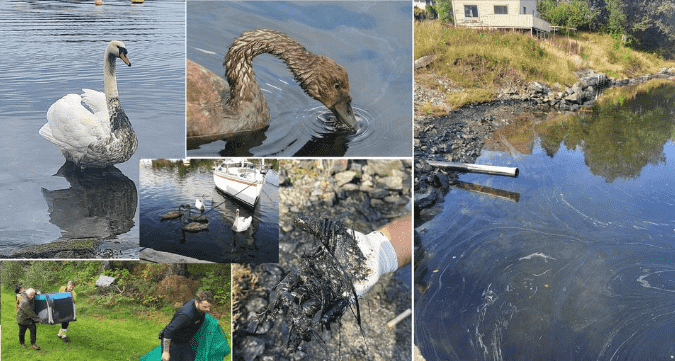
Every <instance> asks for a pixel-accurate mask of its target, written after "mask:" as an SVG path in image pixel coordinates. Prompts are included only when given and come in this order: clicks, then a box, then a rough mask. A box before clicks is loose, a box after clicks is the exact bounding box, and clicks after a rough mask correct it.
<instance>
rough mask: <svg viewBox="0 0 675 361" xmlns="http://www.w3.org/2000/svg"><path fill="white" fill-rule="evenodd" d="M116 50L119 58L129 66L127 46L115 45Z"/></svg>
mask: <svg viewBox="0 0 675 361" xmlns="http://www.w3.org/2000/svg"><path fill="white" fill-rule="evenodd" d="M117 52H118V53H119V57H120V59H122V61H123V62H124V63H125V64H127V65H128V66H131V62H130V61H129V58H128V57H127V48H125V47H122V46H119V45H118V46H117Z"/></svg>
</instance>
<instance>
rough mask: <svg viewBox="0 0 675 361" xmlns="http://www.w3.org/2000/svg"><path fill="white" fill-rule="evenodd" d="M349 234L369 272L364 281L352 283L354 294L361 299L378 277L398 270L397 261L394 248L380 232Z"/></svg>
mask: <svg viewBox="0 0 675 361" xmlns="http://www.w3.org/2000/svg"><path fill="white" fill-rule="evenodd" d="M352 232H353V233H352ZM349 233H350V234H353V235H354V238H355V239H356V241H357V244H358V246H359V249H361V252H362V253H363V256H364V257H365V258H366V265H365V266H366V267H367V268H368V269H369V271H370V272H369V274H368V275H367V276H366V277H365V279H361V280H356V281H355V282H354V288H355V289H356V294H357V295H358V296H359V297H361V296H362V295H363V294H365V293H366V292H368V290H370V289H371V288H372V287H373V285H374V284H375V283H376V282H377V281H378V280H379V279H380V276H382V275H383V274H385V273H389V272H394V271H396V270H397V269H398V259H397V257H396V250H395V249H394V246H393V245H392V244H391V242H390V241H389V239H388V238H387V237H386V236H385V235H384V234H383V233H382V232H380V231H373V232H370V233H368V234H363V233H361V232H358V231H351V230H350V231H349Z"/></svg>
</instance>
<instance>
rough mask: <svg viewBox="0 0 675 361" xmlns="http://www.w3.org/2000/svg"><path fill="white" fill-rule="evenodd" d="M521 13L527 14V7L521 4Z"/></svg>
mask: <svg viewBox="0 0 675 361" xmlns="http://www.w3.org/2000/svg"><path fill="white" fill-rule="evenodd" d="M523 14H527V8H526V7H524V6H523Z"/></svg>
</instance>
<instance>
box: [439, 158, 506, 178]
mask: <svg viewBox="0 0 675 361" xmlns="http://www.w3.org/2000/svg"><path fill="white" fill-rule="evenodd" d="M427 163H429V165H430V166H432V167H436V168H447V169H454V170H461V171H464V172H472V173H484V174H492V175H503V176H508V177H514V178H516V177H518V173H519V171H518V168H516V167H500V166H496V165H484V164H469V163H456V162H439V161H435V160H430V161H427Z"/></svg>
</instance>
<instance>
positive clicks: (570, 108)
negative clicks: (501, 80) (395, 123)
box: [414, 57, 675, 224]
mask: <svg viewBox="0 0 675 361" xmlns="http://www.w3.org/2000/svg"><path fill="white" fill-rule="evenodd" d="M416 63H417V64H419V66H418V67H422V66H427V65H428V64H430V61H429V59H424V57H423V58H420V59H418V61H416ZM576 75H577V76H578V79H579V80H578V81H577V82H576V83H575V84H574V85H573V86H572V87H563V86H561V85H559V84H556V85H555V86H553V87H550V88H549V87H548V86H546V85H544V84H542V83H540V82H537V81H535V82H531V83H528V84H525V85H523V86H521V87H518V88H511V89H503V90H501V92H500V93H499V94H498V95H497V100H495V101H491V102H485V103H480V104H471V105H466V106H463V107H461V108H459V109H457V110H455V111H451V112H450V113H449V114H448V115H444V116H440V117H433V116H424V115H420V114H419V113H418V112H417V111H416V116H415V123H414V157H415V164H414V170H415V178H414V187H415V216H416V217H415V222H416V224H422V223H424V222H426V221H428V220H430V219H431V218H433V217H434V215H436V214H438V213H439V212H441V211H442V207H441V206H440V205H439V204H440V203H442V202H443V201H444V196H445V194H446V193H447V192H448V190H449V188H450V186H451V185H452V184H453V183H456V182H457V181H458V173H457V172H455V171H445V170H438V169H434V168H433V167H431V166H430V165H428V164H427V163H426V160H441V161H452V162H462V163H474V162H475V160H476V158H478V156H479V155H480V153H481V151H482V149H483V147H484V146H485V143H486V141H487V140H488V139H489V138H490V137H491V136H492V135H493V133H494V132H495V130H496V129H498V128H500V127H503V126H505V125H508V124H511V123H512V122H514V121H515V120H516V119H518V117H519V116H520V115H521V114H524V113H528V114H531V113H541V114H547V113H548V114H552V113H568V114H574V113H575V112H577V111H579V110H581V109H584V108H590V107H592V106H593V105H594V104H595V102H596V100H597V99H598V97H600V96H601V95H602V91H603V90H605V89H607V88H613V87H623V86H628V85H636V84H641V83H645V82H647V81H650V80H652V79H675V68H663V69H660V70H659V71H658V72H657V73H654V74H646V75H642V76H638V77H633V78H625V79H620V80H617V79H613V78H609V77H607V76H606V75H605V74H602V73H597V72H595V71H593V70H591V69H588V70H585V71H580V72H577V73H576ZM439 79H440V80H439V82H441V83H442V77H440V78H439ZM444 98H445V95H444V94H443V93H442V92H440V91H437V90H434V89H430V88H428V87H426V86H424V85H420V84H415V106H416V110H417V108H418V107H419V106H421V105H422V104H426V103H430V104H434V105H435V104H443V101H444Z"/></svg>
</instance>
